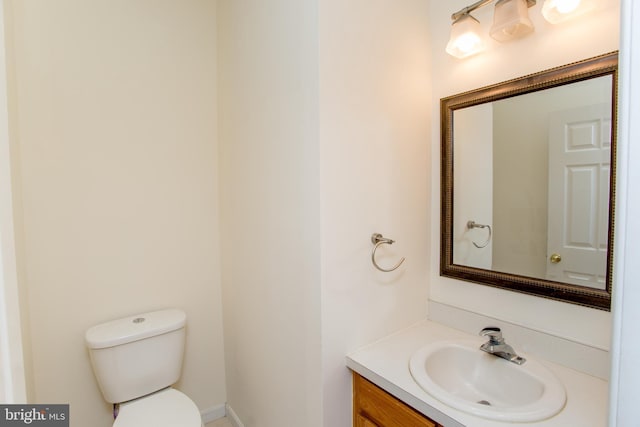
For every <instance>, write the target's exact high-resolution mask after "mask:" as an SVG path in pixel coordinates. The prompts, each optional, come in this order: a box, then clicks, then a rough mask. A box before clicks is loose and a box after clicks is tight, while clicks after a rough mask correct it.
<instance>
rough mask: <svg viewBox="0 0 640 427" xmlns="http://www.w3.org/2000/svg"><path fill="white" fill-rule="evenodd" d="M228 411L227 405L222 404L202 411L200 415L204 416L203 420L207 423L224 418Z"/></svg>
mask: <svg viewBox="0 0 640 427" xmlns="http://www.w3.org/2000/svg"><path fill="white" fill-rule="evenodd" d="M226 412H227V411H226V405H224V404H222V405H216V406H213V407H211V408H208V409H205V410H202V411H200V416H202V422H203V423H205V424H207V423H210V422H211V421H215V420H219V419H220V418H224V416H225V415H226Z"/></svg>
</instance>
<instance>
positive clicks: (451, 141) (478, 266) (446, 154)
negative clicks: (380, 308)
mask: <svg viewBox="0 0 640 427" xmlns="http://www.w3.org/2000/svg"><path fill="white" fill-rule="evenodd" d="M617 66H618V55H617V52H614V53H610V54H607V55H602V56H599V57H596V58H591V59H588V60H585V61H580V62H577V63H573V64H569V65H566V66H562V67H558V68H554V69H551V70H547V71H543V72H539V73H535V74H531V75H528V76H525V77H522V78H518V79H514V80H510V81H507V82H504V83H499V84H496V85H493V86H488V87H484V88H481V89H477V90H473V91H470V92H465V93H462V94H459V95H454V96H450V97H447V98H443V99H441V101H440V107H441V138H442V141H441V142H442V147H441V151H442V157H441V251H440V274H441V275H442V276H445V277H451V278H456V279H461V280H466V281H470V282H475V283H479V284H483V285H489V286H494V287H500V288H504V289H509V290H512V291H517V292H523V293H527V294H532V295H537V296H541V297H545V298H551V299H556V300H560V301H565V302H570V303H574V304H580V305H584V306H588V307H593V308H598V309H602V310H610V306H611V275H612V262H613V253H612V249H613V214H614V209H613V208H614V197H615V156H616V153H615V128H616V102H617V89H616V88H617Z"/></svg>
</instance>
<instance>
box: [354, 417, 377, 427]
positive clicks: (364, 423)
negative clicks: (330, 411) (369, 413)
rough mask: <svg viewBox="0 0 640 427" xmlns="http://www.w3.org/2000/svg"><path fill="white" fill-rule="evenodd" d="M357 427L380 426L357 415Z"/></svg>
mask: <svg viewBox="0 0 640 427" xmlns="http://www.w3.org/2000/svg"><path fill="white" fill-rule="evenodd" d="M355 427H380V426H379V425H378V424H376V423H374V422H372V421H370V420H368V419H367V418H365V417H363V416H362V415H360V414H356V422H355Z"/></svg>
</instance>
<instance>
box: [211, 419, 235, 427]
mask: <svg viewBox="0 0 640 427" xmlns="http://www.w3.org/2000/svg"><path fill="white" fill-rule="evenodd" d="M205 427H233V425H232V424H231V422H230V421H229V420H228V419H226V418H220V419H219V420H215V421H211V422H210V423H207V424H205Z"/></svg>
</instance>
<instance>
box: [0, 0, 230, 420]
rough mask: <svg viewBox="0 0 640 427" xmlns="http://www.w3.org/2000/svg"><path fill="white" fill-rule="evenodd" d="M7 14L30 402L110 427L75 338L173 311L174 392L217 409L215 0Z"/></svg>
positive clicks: (38, 5)
mask: <svg viewBox="0 0 640 427" xmlns="http://www.w3.org/2000/svg"><path fill="white" fill-rule="evenodd" d="M7 5H8V6H9V7H8V8H7V21H8V22H9V29H10V33H9V34H8V41H9V43H10V44H11V46H10V48H9V51H10V52H12V54H11V57H10V73H11V75H12V76H13V77H12V79H11V82H10V84H11V86H12V88H11V89H12V90H13V92H14V96H13V97H12V101H13V102H12V105H11V117H12V136H13V138H14V142H17V143H16V144H15V147H14V148H15V149H17V150H19V156H18V155H17V154H18V153H17V152H16V151H15V150H14V155H15V157H14V164H13V166H14V169H16V170H17V180H16V181H17V182H16V183H15V184H16V185H17V186H19V187H21V190H22V191H21V193H22V208H23V214H24V215H23V224H22V229H21V230H19V233H18V234H19V235H20V234H21V235H22V236H21V242H19V243H20V244H21V245H22V251H21V253H19V255H20V256H21V259H22V261H23V264H24V278H23V279H24V280H23V284H22V286H23V288H25V289H26V297H27V299H28V301H27V303H28V306H29V322H28V323H29V327H30V332H29V333H28V334H27V336H28V337H29V338H30V342H29V343H28V344H29V345H30V347H31V354H32V367H33V369H32V373H33V387H32V389H33V390H32V391H33V393H32V399H33V400H34V401H35V402H42V403H56V402H61V403H67V402H68V403H70V404H71V412H72V414H71V416H72V420H73V421H72V422H73V424H74V425H86V426H105V427H106V426H110V425H111V423H112V420H111V416H110V408H109V407H108V405H107V404H105V403H104V402H103V400H102V397H101V395H100V394H99V391H98V389H97V387H96V384H95V381H94V379H93V374H92V371H91V367H90V365H89V359H88V355H87V351H86V349H85V347H84V342H83V334H84V332H85V330H86V329H87V328H88V327H90V326H91V325H94V324H96V323H99V322H103V321H105V320H108V319H112V318H115V317H119V316H123V315H128V314H132V313H136V312H143V311H147V310H154V309H158V308H164V307H180V308H182V309H184V310H185V311H186V312H187V316H188V338H187V339H188V345H187V351H186V361H185V371H184V375H183V379H182V381H181V383H180V384H179V387H180V388H181V389H183V390H184V391H185V392H187V393H188V394H189V395H190V396H192V397H193V399H194V400H195V402H196V403H197V404H198V406H199V407H200V408H201V409H208V408H210V407H212V406H215V405H218V404H223V403H224V402H225V400H226V396H225V388H224V381H225V380H224V363H223V354H222V324H221V298H220V279H219V249H218V246H217V242H218V227H217V221H218V216H219V214H218V190H217V179H216V173H215V171H216V169H217V166H216V163H217V158H216V157H217V152H216V132H217V129H216V121H215V118H216V86H215V81H216V77H215V76H216V24H215V23H216V10H215V3H214V2H211V1H206V0H201V1H198V0H189V1H180V2H173V1H155V0H139V1H135V2H131V1H127V0H115V1H113V0H112V1H99V0H92V1H87V0H58V1H55V2H52V1H46V0H19V1H11V2H8V3H7Z"/></svg>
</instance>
